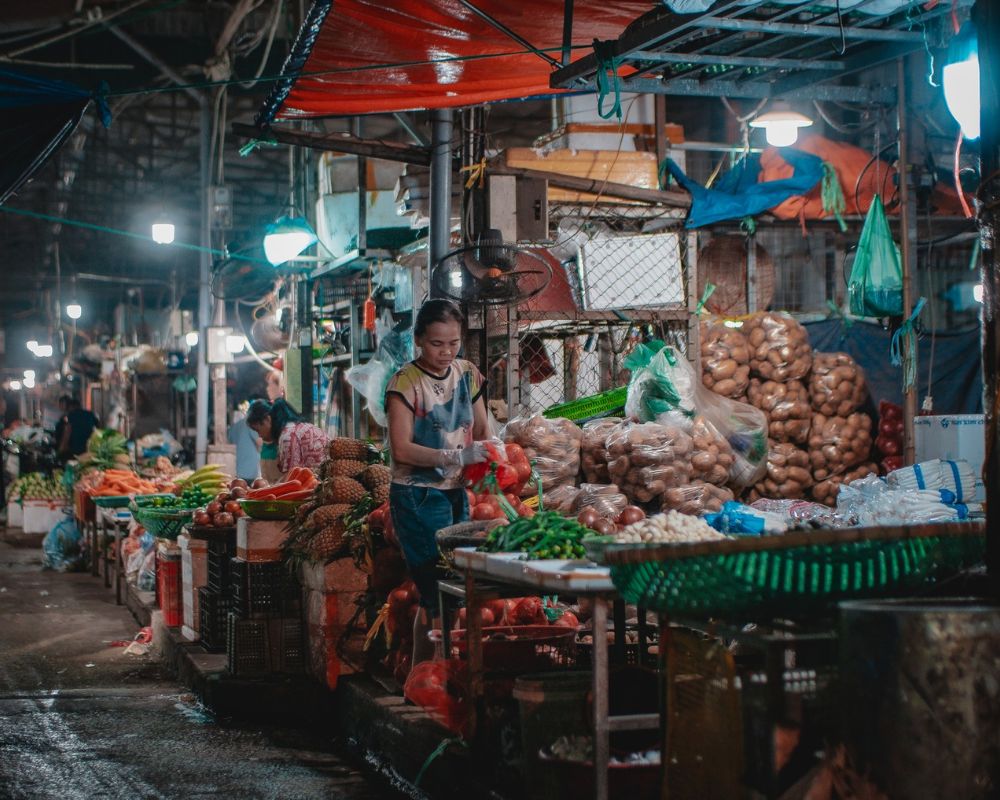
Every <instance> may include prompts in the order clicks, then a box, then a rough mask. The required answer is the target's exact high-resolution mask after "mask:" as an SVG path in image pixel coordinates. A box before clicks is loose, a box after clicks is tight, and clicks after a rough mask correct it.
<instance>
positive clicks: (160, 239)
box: [153, 222, 174, 244]
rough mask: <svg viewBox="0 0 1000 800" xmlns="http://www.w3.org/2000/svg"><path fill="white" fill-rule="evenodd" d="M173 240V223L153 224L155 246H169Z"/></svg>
mask: <svg viewBox="0 0 1000 800" xmlns="http://www.w3.org/2000/svg"><path fill="white" fill-rule="evenodd" d="M173 240H174V223H172V222H154V223H153V241H154V242H156V243H157V244H170V243H171V242H173Z"/></svg>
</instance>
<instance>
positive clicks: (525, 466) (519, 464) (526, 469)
mask: <svg viewBox="0 0 1000 800" xmlns="http://www.w3.org/2000/svg"><path fill="white" fill-rule="evenodd" d="M511 465H512V466H513V467H514V469H516V470H517V480H518V483H527V482H528V480H529V479H530V478H531V464H529V463H528V462H527V461H513V462H511Z"/></svg>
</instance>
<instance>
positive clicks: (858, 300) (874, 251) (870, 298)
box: [847, 195, 903, 317]
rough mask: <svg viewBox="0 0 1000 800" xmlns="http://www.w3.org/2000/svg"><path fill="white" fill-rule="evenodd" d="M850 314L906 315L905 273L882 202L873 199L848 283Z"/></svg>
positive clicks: (867, 315)
mask: <svg viewBox="0 0 1000 800" xmlns="http://www.w3.org/2000/svg"><path fill="white" fill-rule="evenodd" d="M847 295H848V299H849V300H850V306H851V313H852V314H855V315H857V316H859V317H898V316H901V315H902V313H903V269H902V267H901V266H900V259H899V248H898V247H896V243H895V242H894V241H893V239H892V231H891V230H890V229H889V220H887V219H886V216H885V209H884V208H883V207H882V200H881V199H880V198H879V196H878V195H875V197H874V198H873V199H872V204H871V205H870V206H869V207H868V214H867V216H866V217H865V224H864V227H863V228H862V229H861V237H860V238H859V239H858V249H857V251H856V253H855V256H854V265H853V266H852V267H851V277H850V279H849V280H848V282H847Z"/></svg>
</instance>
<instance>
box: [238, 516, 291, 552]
mask: <svg viewBox="0 0 1000 800" xmlns="http://www.w3.org/2000/svg"><path fill="white" fill-rule="evenodd" d="M287 526H288V522H287V520H282V519H277V520H268V519H250V518H249V517H240V518H239V519H238V520H237V521H236V557H237V558H242V559H243V560H244V561H258V562H260V561H280V560H281V546H282V545H283V544H284V543H285V539H287V538H288V531H287V530H286V528H287Z"/></svg>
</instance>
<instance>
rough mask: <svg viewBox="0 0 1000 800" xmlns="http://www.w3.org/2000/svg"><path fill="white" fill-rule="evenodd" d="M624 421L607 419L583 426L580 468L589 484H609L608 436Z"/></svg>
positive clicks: (612, 418)
mask: <svg viewBox="0 0 1000 800" xmlns="http://www.w3.org/2000/svg"><path fill="white" fill-rule="evenodd" d="M621 423H622V420H621V419H620V418H617V417H605V418H604V419H595V420H594V421H593V422H587V423H585V424H584V426H583V430H582V434H583V436H582V438H581V440H580V466H581V467H582V468H583V478H584V480H585V481H587V483H609V482H610V481H611V477H610V476H609V475H608V447H607V439H608V434H609V433H611V431H612V430H614V429H615V428H617V427H618V426H619V425H620V424H621Z"/></svg>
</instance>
